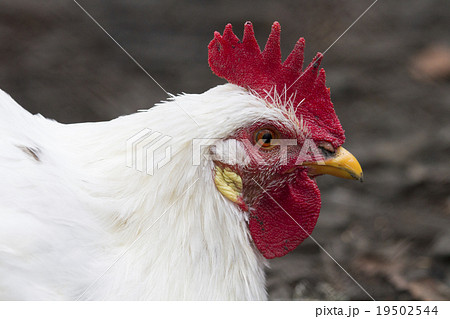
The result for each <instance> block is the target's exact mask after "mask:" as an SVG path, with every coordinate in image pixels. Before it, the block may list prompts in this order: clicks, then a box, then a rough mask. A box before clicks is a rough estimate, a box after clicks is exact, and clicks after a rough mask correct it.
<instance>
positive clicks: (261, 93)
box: [0, 22, 362, 300]
mask: <svg viewBox="0 0 450 319" xmlns="http://www.w3.org/2000/svg"><path fill="white" fill-rule="evenodd" d="M279 42H280V25H279V24H278V23H277V22H275V23H274V24H273V26H272V31H271V33H270V36H269V39H268V41H267V44H266V46H265V49H264V51H263V52H261V51H260V49H259V47H258V44H257V42H256V39H255V37H254V33H253V27H252V24H251V23H249V22H247V23H246V24H245V27H244V36H243V39H242V41H240V40H239V39H238V38H237V37H236V36H235V35H234V33H233V31H232V27H231V25H227V26H226V28H225V31H224V33H223V35H221V34H220V33H218V32H216V33H215V34H214V39H213V40H212V41H211V43H210V45H209V47H208V50H209V64H210V67H211V69H212V71H213V72H214V73H215V74H216V75H218V76H219V77H223V78H225V79H226V80H227V81H228V82H229V83H227V84H224V85H219V86H217V87H215V88H213V89H210V90H208V91H207V92H205V93H203V94H183V95H179V96H174V97H172V98H170V99H169V100H168V101H165V102H161V103H159V104H157V105H155V106H154V107H152V108H150V109H149V110H147V111H143V112H138V113H136V114H132V115H128V116H123V117H119V118H117V119H114V120H112V121H108V122H100V123H81V124H70V125H64V124H60V123H57V122H55V121H51V120H48V119H45V118H44V117H42V116H40V115H31V114H30V113H28V112H27V111H26V110H24V109H23V108H21V107H20V106H19V105H18V104H17V103H16V102H15V101H14V100H13V99H12V98H11V97H10V96H9V95H7V94H6V93H4V92H2V91H1V94H0V112H1V116H0V136H1V139H0V148H1V150H2V151H1V153H0V176H1V177H2V178H1V182H0V219H1V221H2V222H1V223H0V274H1V275H0V299H3V300H5V299H7V300H11V299H22V300H23V299H26V300H98V299H100V300H105V299H108V300H111V299H112V300H119V299H120V300H149V299H150V300H168V299H170V300H264V299H266V298H267V292H266V289H265V275H264V268H265V267H266V264H267V262H266V259H271V258H275V257H281V256H283V255H285V254H287V253H288V252H290V251H292V250H293V249H295V248H296V247H297V246H298V245H299V244H300V243H301V242H302V241H303V240H304V239H305V238H307V237H308V236H309V234H310V233H311V232H312V230H313V228H314V226H315V224H316V221H317V218H318V216H319V211H320V205H321V204H320V193H319V190H318V187H317V185H316V182H315V177H316V176H318V175H321V174H331V175H336V176H339V177H344V178H349V179H356V180H359V179H361V178H362V171H361V167H360V165H359V164H358V162H357V160H356V159H355V158H354V157H353V156H352V155H351V154H350V153H349V152H347V151H346V150H345V149H344V148H342V146H341V145H342V144H343V142H344V140H345V136H344V131H343V129H342V127H341V125H340V122H339V120H338V118H337V117H336V114H335V112H334V109H333V105H332V103H331V100H330V91H329V89H327V87H326V86H325V73H324V71H323V69H322V70H320V71H318V68H319V64H320V61H321V59H322V55H321V54H320V53H318V54H317V56H316V57H315V58H314V60H313V61H312V62H311V64H309V66H308V67H307V68H306V69H305V70H304V71H302V64H303V48H304V40H303V39H302V38H301V39H300V40H299V41H298V42H297V43H296V45H295V47H294V49H293V51H292V53H291V54H290V55H289V57H288V58H287V60H286V61H285V62H284V63H281V54H280V43H279ZM139 143H140V144H139ZM158 143H159V144H158ZM142 144H145V145H142Z"/></svg>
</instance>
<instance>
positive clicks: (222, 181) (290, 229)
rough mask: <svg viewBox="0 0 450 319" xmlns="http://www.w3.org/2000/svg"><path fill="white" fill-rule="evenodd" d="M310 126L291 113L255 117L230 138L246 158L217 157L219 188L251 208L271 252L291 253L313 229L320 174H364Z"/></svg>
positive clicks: (252, 226)
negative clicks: (273, 118)
mask: <svg viewBox="0 0 450 319" xmlns="http://www.w3.org/2000/svg"><path fill="white" fill-rule="evenodd" d="M305 131H306V132H307V131H308V130H307V129H306V128H305V127H303V128H301V127H300V126H298V125H297V123H295V122H294V123H292V122H290V121H289V119H286V121H283V124H281V123H278V124H276V123H273V122H272V123H255V124H253V125H252V126H250V127H248V128H243V129H241V130H239V131H238V132H236V133H235V134H234V135H233V136H231V137H230V139H229V140H228V141H229V142H231V141H232V142H233V143H235V145H234V146H235V147H236V148H237V149H238V150H237V151H236V154H238V155H237V157H238V158H240V160H238V161H235V162H233V161H231V162H230V161H226V162H225V161H220V158H219V159H218V160H216V161H215V167H216V168H215V182H216V186H217V188H218V190H219V191H220V192H221V193H222V194H223V195H224V196H225V197H227V198H228V199H230V200H231V201H233V202H235V203H237V204H238V205H239V206H240V207H241V209H242V210H243V211H246V212H247V214H248V217H249V230H250V233H251V235H252V239H253V241H254V243H255V245H256V246H257V248H258V249H259V250H260V252H261V253H262V254H263V255H264V257H266V258H274V257H280V256H283V255H285V254H286V253H288V252H289V251H291V250H293V249H294V248H296V247H297V246H298V245H299V244H300V243H301V242H302V241H303V240H304V239H305V238H307V237H308V236H309V234H311V232H312V231H313V229H314V226H315V224H316V222H317V218H318V216H319V212H320V192H319V189H318V187H317V184H316V182H315V177H316V176H318V175H322V174H331V175H335V176H339V177H343V178H349V179H361V177H362V171H361V167H360V166H359V164H358V162H357V160H356V159H355V158H354V157H353V156H352V155H351V154H350V153H349V152H347V151H346V150H345V149H344V148H342V147H340V146H339V147H338V148H337V149H336V150H335V149H334V147H333V146H332V145H333V143H332V142H334V141H322V140H314V137H313V136H310V135H306V134H305ZM225 148H226V149H229V145H227V146H226V147H225ZM239 153H241V154H239ZM230 163H231V164H230Z"/></svg>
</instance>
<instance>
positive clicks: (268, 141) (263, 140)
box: [255, 128, 278, 149]
mask: <svg viewBox="0 0 450 319" xmlns="http://www.w3.org/2000/svg"><path fill="white" fill-rule="evenodd" d="M277 136H278V134H277V133H276V132H274V131H273V130H271V129H267V128H265V129H262V130H259V131H257V132H256V134H255V144H258V145H259V146H260V147H261V148H264V149H271V148H273V147H274V146H275V145H274V143H273V140H274V139H276V138H277Z"/></svg>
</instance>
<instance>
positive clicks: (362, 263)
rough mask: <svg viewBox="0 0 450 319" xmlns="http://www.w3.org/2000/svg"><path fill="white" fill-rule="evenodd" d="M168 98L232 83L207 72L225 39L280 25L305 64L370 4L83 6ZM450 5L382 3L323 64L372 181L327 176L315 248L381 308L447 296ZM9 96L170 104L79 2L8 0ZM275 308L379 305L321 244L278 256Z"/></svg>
mask: <svg viewBox="0 0 450 319" xmlns="http://www.w3.org/2000/svg"><path fill="white" fill-rule="evenodd" d="M78 2H79V3H80V5H82V6H83V7H84V8H85V9H86V10H87V11H88V12H89V13H90V14H91V15H92V16H93V17H95V19H97V21H98V22H99V23H100V24H101V25H102V26H103V27H104V28H105V29H106V30H107V31H108V32H109V33H110V34H111V35H112V36H113V37H114V38H115V39H116V40H117V41H118V42H119V43H120V44H121V45H122V46H123V47H124V48H125V49H126V50H128V51H129V53H130V54H131V55H132V56H133V57H134V58H135V59H136V60H137V61H139V63H140V64H141V65H142V66H143V67H144V68H146V70H147V71H148V72H149V73H150V74H151V75H152V76H153V77H154V78H155V79H156V80H157V81H158V82H159V83H160V84H161V85H162V87H164V88H165V89H166V90H167V91H168V92H170V93H173V94H177V93H181V92H186V93H201V92H203V91H205V90H207V89H209V88H211V87H213V86H215V85H217V84H220V83H224V81H223V80H222V79H219V78H217V77H216V76H214V75H213V74H212V73H211V71H210V69H209V67H208V62H207V45H208V43H209V41H210V40H211V39H212V36H213V32H214V31H215V30H217V31H220V32H222V31H223V28H224V26H225V24H226V23H228V22H231V23H233V26H234V30H235V32H236V34H237V35H238V36H239V37H241V36H242V31H243V24H244V22H245V21H247V20H250V21H252V22H253V25H254V28H255V33H256V37H257V39H258V41H259V43H260V46H263V45H264V43H265V41H266V39H267V36H268V34H269V32H270V26H271V24H272V22H273V21H275V20H277V21H279V22H280V23H281V26H282V37H281V39H282V52H283V57H284V58H285V57H287V55H288V53H289V52H290V50H291V49H292V47H293V45H294V43H295V42H296V41H297V39H298V38H299V37H300V36H303V37H305V39H306V61H308V60H309V61H310V60H311V59H312V58H313V56H314V54H315V53H316V52H317V51H322V52H323V51H324V50H325V49H326V48H328V47H329V46H330V44H331V43H332V42H334V41H335V40H336V39H337V37H338V36H339V35H340V34H341V33H342V32H343V31H344V30H345V29H346V28H347V27H348V26H349V25H350V24H351V23H352V22H353V21H354V20H355V19H356V18H357V17H358V16H359V15H360V14H361V13H362V12H363V11H364V10H365V9H366V8H367V7H368V6H369V5H370V4H371V2H372V0H369V1H367V0H364V1H356V0H340V1H331V0H328V1H324V0H295V1H282V0H280V1H258V2H254V1H242V0H239V1H233V0H228V1H206V0H196V1H175V0H166V1H162V0H160V1H156V0H148V1H144V0H128V1H125V0H121V1H119V0H108V1H104V0H103V1H100V0H89V1H87V0H79V1H78ZM449 21H450V10H448V1H446V0H428V1H423V0H397V1H392V0H391V1H389V0H380V1H378V3H377V4H375V6H374V7H373V8H372V9H371V10H370V11H369V12H368V13H367V14H366V15H365V16H364V17H363V18H362V19H361V20H360V21H358V23H356V24H355V25H354V27H353V28H352V29H351V30H350V31H349V32H348V33H347V34H345V35H344V36H343V37H342V38H341V39H340V40H339V41H338V42H337V43H336V44H335V45H334V46H333V47H332V48H331V49H330V50H329V51H328V52H327V53H326V55H325V58H324V61H323V63H322V65H323V67H324V68H325V69H326V71H327V85H328V86H329V87H331V92H332V99H333V102H334V105H335V108H336V112H337V114H338V115H339V118H340V120H341V122H342V125H343V127H344V128H345V129H346V135H347V142H346V148H347V149H349V150H350V151H351V152H352V153H353V154H354V155H356V157H357V158H358V159H359V160H360V163H361V165H362V167H363V169H364V176H365V181H364V183H362V184H360V183H355V182H350V181H346V180H338V179H335V178H328V177H322V178H320V180H319V186H320V188H321V192H322V200H323V208H322V212H321V215H320V218H319V222H318V224H317V227H316V229H315V231H314V233H313V236H314V238H315V239H316V240H317V241H318V242H319V243H321V244H322V245H323V247H324V248H325V249H326V250H327V251H328V252H329V253H330V254H331V255H332V256H333V257H334V258H335V259H336V261H338V262H339V263H340V264H341V265H342V266H343V267H344V268H345V269H346V270H347V271H348V272H349V273H350V274H351V275H352V276H353V277H354V278H355V279H356V280H357V281H358V282H359V283H360V284H361V285H362V286H363V287H365V288H366V290H367V291H368V292H369V293H370V294H371V295H372V296H373V297H374V298H375V299H377V300H449V299H450V165H449V164H450V161H449V159H450V90H449V87H450V81H449V80H450V25H449ZM0 43H1V45H0V88H1V89H3V90H5V91H6V92H8V93H9V94H11V95H12V96H13V98H14V99H16V100H17V101H18V102H19V103H20V104H21V105H22V106H23V107H25V108H26V109H28V110H29V111H30V112H32V113H41V114H43V115H44V116H45V117H48V118H53V119H56V120H58V121H60V122H63V123H73V122H80V121H100V120H109V119H112V118H115V117H117V116H119V115H123V114H129V113H132V112H135V111H136V110H138V109H143V108H149V107H151V106H152V105H153V104H154V103H156V102H158V101H160V100H164V99H166V98H167V95H166V94H165V93H164V92H163V91H162V90H161V89H160V88H159V87H158V86H157V85H155V83H153V82H152V80H151V79H149V78H148V77H147V76H146V75H145V73H144V72H143V71H142V70H140V69H139V68H138V67H137V66H136V65H135V64H134V63H133V62H132V61H131V60H130V58H129V57H127V56H126V55H125V54H124V53H123V52H122V51H121V50H120V48H119V47H118V46H117V45H116V44H115V43H114V42H113V41H112V40H111V39H109V38H108V37H107V36H106V34H105V33H103V31H102V30H101V29H100V28H99V27H98V26H97V25H95V24H94V22H93V21H92V20H90V19H89V17H88V16H87V15H86V14H85V13H84V12H83V11H82V10H81V9H80V8H79V7H78V6H77V4H76V3H75V2H73V1H70V0H48V1H34V0H3V1H1V3H0ZM270 265H271V269H269V270H268V289H269V294H270V299H272V300H315V299H320V300H367V299H368V296H367V295H366V294H365V293H364V292H363V291H362V290H361V289H360V288H359V287H358V286H357V285H356V284H355V283H354V282H353V281H352V280H351V279H350V278H349V277H348V276H347V275H346V274H345V273H344V272H343V271H342V270H341V269H340V268H339V267H338V266H337V265H336V264H335V263H334V262H333V260H331V259H330V258H329V257H328V256H327V255H326V254H325V253H324V252H323V251H322V250H321V249H320V248H319V247H318V246H317V245H316V244H315V243H314V242H313V241H312V240H310V239H308V240H306V241H305V242H304V243H303V244H302V245H300V246H299V247H298V248H297V249H296V250H295V251H294V252H292V253H291V254H289V255H287V256H286V257H283V258H279V259H276V260H272V261H270Z"/></svg>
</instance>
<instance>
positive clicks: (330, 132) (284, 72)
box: [208, 22, 345, 146]
mask: <svg viewBox="0 0 450 319" xmlns="http://www.w3.org/2000/svg"><path fill="white" fill-rule="evenodd" d="M280 32H281V27H280V24H279V23H278V22H274V23H273V25H272V32H271V33H270V35H269V39H268V40H267V43H266V46H265V48H264V50H263V51H262V52H261V50H260V48H259V46H258V43H257V41H256V38H255V35H254V32H253V26H252V24H251V23H250V22H246V23H245V25H244V36H243V38H242V41H240V40H239V38H238V37H237V36H236V35H235V34H234V33H233V30H232V26H231V24H228V25H227V26H226V27H225V30H224V32H223V35H220V33H219V32H215V33H214V39H213V40H212V41H211V42H210V43H209V46H208V51H209V59H208V62H209V65H210V67H211V70H212V71H213V72H214V73H215V74H216V75H217V76H219V77H223V78H225V79H226V80H228V82H230V83H233V84H236V85H239V86H241V87H244V88H247V89H251V90H253V91H256V92H257V93H258V94H259V95H260V96H262V97H264V98H270V99H271V100H273V99H274V97H275V94H277V95H278V96H282V95H283V94H286V97H287V99H288V100H289V99H291V101H292V103H293V105H294V107H295V108H296V115H297V117H298V118H302V119H303V120H304V121H305V122H314V124H315V125H314V127H317V130H316V131H317V132H316V133H315V134H314V135H318V136H317V139H322V140H326V141H329V142H331V143H332V144H334V146H339V145H341V144H342V143H343V142H344V139H345V137H344V131H343V129H342V127H341V124H340V123H339V120H338V118H337V116H336V114H335V112H334V109H333V104H332V103H331V98H330V91H329V90H328V88H327V87H326V85H325V71H324V70H323V69H321V70H320V72H319V75H317V70H318V68H319V65H320V62H321V60H322V57H323V55H322V54H321V53H317V55H316V57H315V58H314V59H313V61H312V62H311V63H310V64H309V66H308V67H307V68H306V69H305V70H304V71H302V66H303V50H304V47H305V40H304V39H303V38H300V39H299V40H298V41H297V43H296V44H295V47H294V49H293V50H292V52H291V53H290V54H289V56H288V58H287V59H286V60H285V61H284V62H283V63H282V61H281V49H280ZM275 92H276V93H275ZM311 124H312V123H311Z"/></svg>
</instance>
